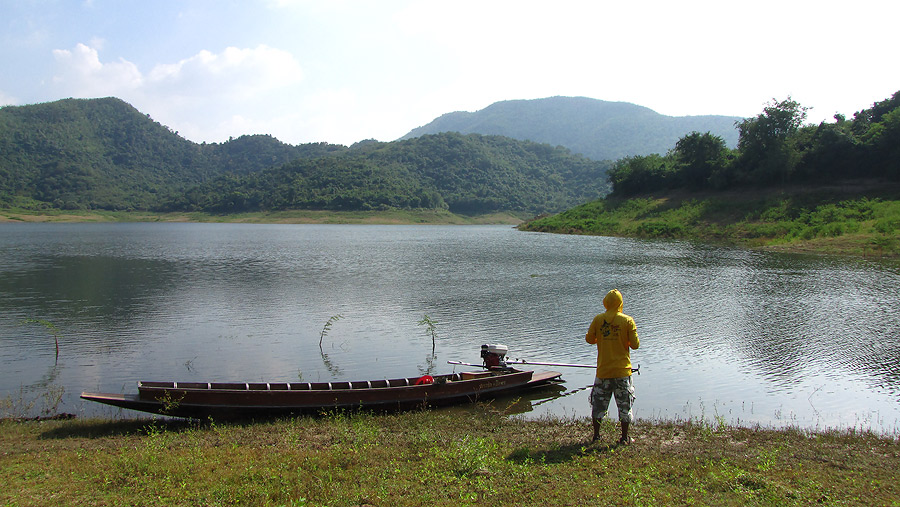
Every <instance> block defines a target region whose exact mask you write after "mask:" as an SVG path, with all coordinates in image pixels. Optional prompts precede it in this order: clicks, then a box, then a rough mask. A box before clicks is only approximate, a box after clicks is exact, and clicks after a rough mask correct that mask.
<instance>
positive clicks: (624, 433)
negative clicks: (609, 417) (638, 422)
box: [619, 421, 631, 445]
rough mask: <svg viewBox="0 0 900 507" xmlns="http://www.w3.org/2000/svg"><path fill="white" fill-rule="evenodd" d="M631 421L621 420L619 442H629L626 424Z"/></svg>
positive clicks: (628, 424) (626, 443)
mask: <svg viewBox="0 0 900 507" xmlns="http://www.w3.org/2000/svg"><path fill="white" fill-rule="evenodd" d="M630 425H631V423H630V422H628V421H622V438H620V439H619V443H621V444H625V445H628V444H629V443H631V440H629V439H628V426H630Z"/></svg>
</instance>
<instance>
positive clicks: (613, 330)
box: [584, 289, 641, 378]
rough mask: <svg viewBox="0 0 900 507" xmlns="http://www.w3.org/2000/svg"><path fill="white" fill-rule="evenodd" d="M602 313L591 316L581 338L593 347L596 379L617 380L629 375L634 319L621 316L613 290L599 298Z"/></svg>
mask: <svg viewBox="0 0 900 507" xmlns="http://www.w3.org/2000/svg"><path fill="white" fill-rule="evenodd" d="M603 306H604V307H605V308H606V312H605V313H601V314H600V315H597V316H596V317H594V320H593V321H592V322H591V327H590V328H588V332H587V335H586V336H585V337H584V338H585V340H586V341H587V342H588V343H591V344H597V378H621V377H629V376H631V351H630V350H629V349H637V348H638V347H640V345H641V342H640V340H638V335H637V327H636V326H635V325H634V319H632V318H631V317H629V316H628V315H625V314H624V313H622V307H623V302H622V293H621V292H619V291H618V290H616V289H613V290H611V291H609V293H608V294H606V297H604V298H603Z"/></svg>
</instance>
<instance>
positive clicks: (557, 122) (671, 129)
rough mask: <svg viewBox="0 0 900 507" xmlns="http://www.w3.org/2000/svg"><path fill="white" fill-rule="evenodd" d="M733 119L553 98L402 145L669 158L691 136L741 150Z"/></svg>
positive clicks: (458, 121) (446, 118)
mask: <svg viewBox="0 0 900 507" xmlns="http://www.w3.org/2000/svg"><path fill="white" fill-rule="evenodd" d="M740 120H742V118H739V117H734V116H681V117H674V116H664V115H661V114H659V113H657V112H655V111H653V110H652V109H648V108H646V107H642V106H638V105H635V104H630V103H627V102H607V101H603V100H596V99H590V98H585V97H550V98H545V99H535V100H509V101H503V102H496V103H494V104H492V105H490V106H488V107H486V108H484V109H482V110H480V111H476V112H474V113H470V112H462V111H459V112H454V113H447V114H445V115H443V116H440V117H438V118H437V119H435V120H434V121H432V122H431V123H429V124H427V125H425V126H422V127H418V128H416V129H413V130H412V131H410V132H409V133H408V134H406V135H405V136H403V137H402V138H401V139H411V138H414V137H418V136H422V135H425V134H436V133H439V132H460V133H462V134H470V133H476V134H483V135H499V136H507V137H511V138H513V139H520V140H530V141H534V142H538V143H548V144H551V145H553V146H556V145H559V146H565V147H566V148H569V149H570V150H572V151H573V152H574V153H579V154H582V155H584V156H586V157H588V158H592V159H594V160H617V159H620V158H622V157H626V156H632V155H648V154H651V153H660V154H662V153H666V151H668V150H669V149H671V148H672V146H674V145H675V142H676V141H678V139H679V138H681V137H682V136H685V135H687V134H689V133H691V132H695V131H696V132H701V133H702V132H710V133H711V134H713V135H717V136H719V137H721V138H722V139H723V140H725V143H726V144H727V145H728V146H731V147H734V146H735V145H736V144H737V140H738V132H737V130H736V129H735V123H736V122H738V121H740Z"/></svg>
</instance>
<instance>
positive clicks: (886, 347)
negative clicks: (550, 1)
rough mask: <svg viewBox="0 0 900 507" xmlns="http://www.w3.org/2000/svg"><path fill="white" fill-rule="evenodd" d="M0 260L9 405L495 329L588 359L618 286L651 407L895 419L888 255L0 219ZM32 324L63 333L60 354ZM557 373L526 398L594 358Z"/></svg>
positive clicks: (411, 366) (664, 413)
mask: <svg viewBox="0 0 900 507" xmlns="http://www.w3.org/2000/svg"><path fill="white" fill-rule="evenodd" d="M0 259H3V262H2V264H0V399H5V400H6V403H7V404H9V403H13V404H19V405H21V404H22V403H21V400H24V401H28V400H33V399H36V398H38V397H39V396H40V395H41V394H42V393H46V392H48V391H52V390H53V389H58V387H63V388H64V389H65V391H64V393H65V394H64V395H63V398H62V405H61V406H60V407H59V410H61V411H67V412H73V413H76V414H79V415H81V416H90V415H103V416H106V415H117V414H118V413H119V412H116V411H114V410H113V409H111V408H106V407H103V406H102V405H97V404H91V403H87V402H82V401H81V400H80V399H79V398H78V395H79V394H80V393H81V391H103V392H136V385H135V382H136V381H137V380H184V381H187V380H202V381H219V380H221V381H227V380H231V381H237V380H240V381H296V380H300V379H302V380H304V381H320V380H335V379H342V380H363V379H371V378H384V377H400V376H411V375H416V374H419V373H424V372H430V373H445V372H451V371H454V366H452V365H448V364H447V361H448V360H458V361H468V362H480V359H479V357H478V352H479V347H480V346H481V344H483V343H503V344H506V345H508V346H509V348H510V356H511V357H512V358H522V359H528V360H532V361H551V362H574V363H590V362H593V361H594V360H595V354H596V352H595V349H593V348H592V347H591V346H590V345H588V344H586V343H585V342H584V333H585V332H586V330H587V327H588V324H589V323H590V321H591V319H592V318H593V316H594V315H595V314H596V313H598V312H600V311H602V304H601V300H602V298H603V296H604V295H605V293H606V292H607V291H608V290H609V289H611V288H619V289H620V290H622V292H623V293H624V295H625V312H626V313H628V314H630V315H631V316H633V317H634V318H635V320H636V322H637V325H638V332H639V334H640V338H641V348H640V350H638V351H635V352H633V354H632V359H633V361H634V362H635V363H638V364H640V365H641V375H640V376H638V377H635V381H636V382H635V383H636V389H637V393H636V394H637V401H636V415H637V416H638V417H639V418H682V419H687V418H691V419H694V420H697V419H700V418H703V419H705V420H710V421H717V420H720V419H724V420H726V421H729V422H733V423H740V424H756V423H761V424H763V425H772V426H784V425H794V426H800V427H804V428H824V427H845V428H847V427H853V428H866V429H874V430H877V431H885V432H893V433H896V432H897V431H900V333H898V330H900V298H898V294H900V269H898V267H897V265H896V264H890V263H882V262H877V261H871V260H860V259H834V258H825V257H809V256H800V255H785V254H775V253H763V252H752V251H745V250H739V249H731V248H722V247H717V246H709V245H698V244H692V243H688V242H659V241H639V240H630V239H618V238H602V237H580V236H559V235H548V234H534V233H525V232H519V231H516V230H513V229H511V228H509V227H507V226H465V227H463V226H362V225H237V224H2V225H0ZM335 315H340V316H342V318H341V319H340V320H337V321H335V322H334V323H333V325H332V327H331V328H330V330H329V331H328V332H327V333H326V334H325V336H324V337H323V336H322V335H321V333H322V331H323V327H324V325H325V323H326V322H327V321H328V319H329V318H330V317H332V316H335ZM425 315H428V317H429V318H431V319H432V320H433V321H436V322H437V339H436V342H435V343H434V346H435V353H434V355H433V354H432V339H431V336H430V335H429V334H428V333H427V329H426V328H425V327H424V326H421V325H419V324H418V323H419V321H421V320H422V319H423V317H424V316H425ZM26 319H41V320H45V321H47V322H50V323H52V324H53V325H54V326H56V328H57V329H58V331H59V341H60V353H59V357H58V358H56V357H55V349H54V339H53V335H52V334H51V333H50V332H49V330H48V329H46V328H45V327H43V326H41V325H37V324H23V321H25V320H26ZM320 341H321V347H320ZM459 369H460V367H456V370H455V371H459ZM561 371H563V373H564V378H565V379H566V380H567V383H566V384H565V390H564V391H562V392H548V393H545V394H543V395H541V396H538V397H535V398H534V399H529V400H524V401H520V402H519V403H518V404H516V411H519V412H522V413H524V414H526V415H527V416H528V417H539V416H544V415H546V414H553V415H556V416H563V417H570V416H571V417H583V416H587V415H588V414H589V410H588V405H587V391H586V390H584V389H582V388H583V387H585V386H586V385H588V384H590V383H591V381H592V377H593V372H592V371H591V370H587V369H563V370H561ZM560 394H562V396H560ZM42 403H43V402H42V401H41V400H38V403H37V405H36V406H37V407H39V406H40V405H41V404H42ZM498 403H505V402H498ZM35 410H37V408H36V409H35ZM611 412H612V413H613V416H614V412H615V410H612V411H611ZM122 415H123V416H127V417H135V416H138V415H139V414H138V413H135V412H123V413H122Z"/></svg>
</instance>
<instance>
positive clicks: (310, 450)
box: [0, 409, 900, 506]
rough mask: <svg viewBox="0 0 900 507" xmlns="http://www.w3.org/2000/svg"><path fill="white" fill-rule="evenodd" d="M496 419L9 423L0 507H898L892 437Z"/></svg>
mask: <svg viewBox="0 0 900 507" xmlns="http://www.w3.org/2000/svg"><path fill="white" fill-rule="evenodd" d="M499 412H501V411H498V410H490V409H489V410H480V411H424V412H412V413H406V414H399V415H368V414H358V415H349V416H347V415H335V416H330V417H324V418H297V419H284V420H278V421H271V422H258V423H255V424H250V423H244V424H213V423H204V424H199V423H183V422H168V423H166V422H158V421H157V422H153V421H149V420H142V421H103V420H86V421H79V420H70V421H31V422H11V421H7V422H3V423H0V480H2V481H3V484H4V487H3V488H0V504H2V505H20V506H26V505H88V506H90V505H213V506H215V505H310V506H312V505H315V506H320V505H337V506H342V505H348V506H349V505H377V506H380V505H385V506H387V505H391V506H393V505H400V506H403V505H430V506H443V505H447V506H451V505H452V506H457V505H542V506H545V505H723V506H731V505H733V506H747V505H779V506H781V505H809V504H825V505H900V446H898V442H897V439H896V436H879V435H875V434H870V433H861V432H854V431H825V432H808V431H802V430H797V429H784V430H773V429H761V428H738V427H729V426H726V425H724V424H716V425H710V424H706V423H703V422H701V423H699V424H697V423H691V422H677V423H676V422H666V421H653V422H651V421H641V420H638V421H637V422H636V423H635V424H634V427H633V428H634V431H633V435H634V437H635V443H634V444H633V445H631V446H628V447H618V446H615V445H611V444H612V443H613V442H615V441H616V439H617V436H618V430H617V429H616V427H615V425H614V424H612V423H604V425H603V429H602V438H601V441H600V442H598V443H595V444H590V443H589V442H588V437H589V435H590V428H589V426H590V425H589V423H588V421H587V420H578V419H545V420H538V421H532V420H524V419H521V418H517V417H508V416H505V415H502V414H501V413H499Z"/></svg>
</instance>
